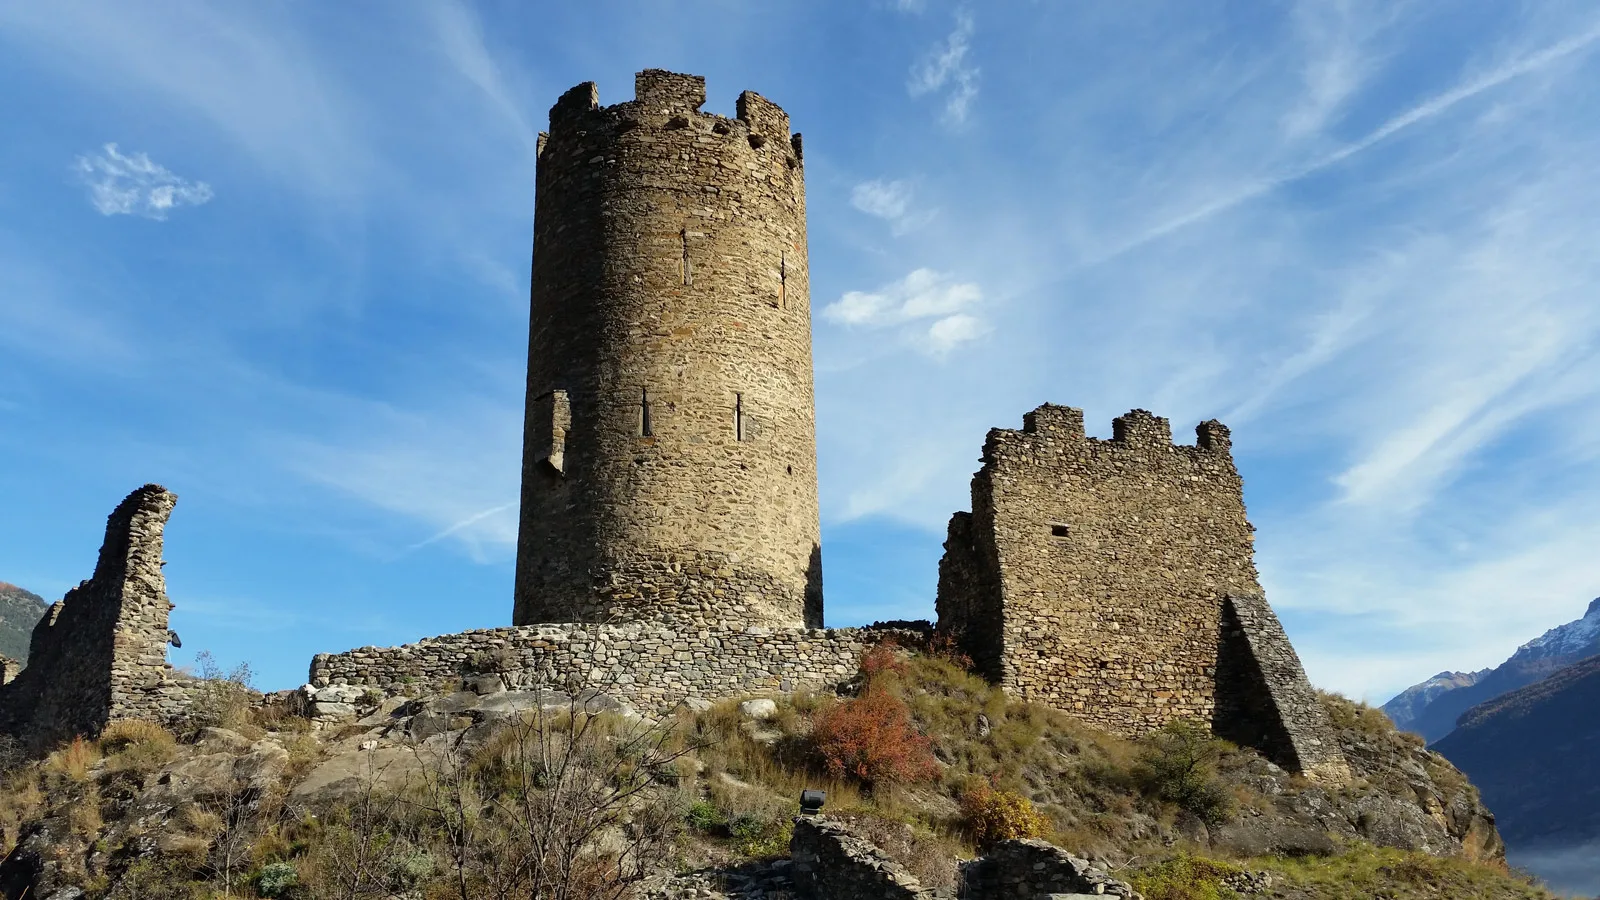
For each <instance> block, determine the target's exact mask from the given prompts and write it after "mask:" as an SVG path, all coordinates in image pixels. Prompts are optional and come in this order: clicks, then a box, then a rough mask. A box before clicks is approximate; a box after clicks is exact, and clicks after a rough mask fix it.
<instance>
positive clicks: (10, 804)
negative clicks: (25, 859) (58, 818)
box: [0, 768, 47, 853]
mask: <svg viewBox="0 0 1600 900" xmlns="http://www.w3.org/2000/svg"><path fill="white" fill-rule="evenodd" d="M46 799H47V798H46V797H45V792H44V789H43V788H42V787H41V786H40V785H39V773H38V771H37V770H35V769H32V768H28V769H23V770H21V771H18V772H15V773H12V774H11V775H10V776H9V777H7V778H6V779H5V783H4V785H3V786H0V851H3V853H10V852H11V850H12V849H13V848H14V847H16V845H17V840H18V839H19V838H20V837H21V833H22V826H24V825H26V824H28V823H30V822H33V821H36V820H37V819H38V818H39V816H40V814H41V813H42V812H43V810H44V806H45V801H46Z"/></svg>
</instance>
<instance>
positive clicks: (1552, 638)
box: [1436, 597, 1600, 677]
mask: <svg viewBox="0 0 1600 900" xmlns="http://www.w3.org/2000/svg"><path fill="white" fill-rule="evenodd" d="M1596 644H1600V597H1596V598H1595V599H1593V600H1591V601H1590V602H1589V610H1588V612H1585V613H1584V614H1583V618H1581V619H1575V620H1573V621H1571V622H1568V623H1567V624H1565V625H1557V626H1556V627H1554V628H1552V629H1550V630H1549V631H1546V632H1545V633H1544V634H1542V635H1540V636H1538V637H1536V638H1534V639H1533V640H1531V641H1529V642H1527V643H1526V644H1523V645H1522V646H1521V647H1518V648H1517V652H1516V653H1513V654H1512V655H1511V658H1512V659H1516V658H1517V657H1519V656H1522V655H1523V654H1524V653H1529V654H1534V653H1537V655H1539V656H1548V655H1551V654H1561V655H1565V654H1569V653H1578V652H1580V651H1582V650H1584V649H1585V648H1587V647H1590V646H1593V645H1596ZM1597 649H1600V648H1597ZM1591 652H1593V651H1591ZM1436 677H1437V676H1436Z"/></svg>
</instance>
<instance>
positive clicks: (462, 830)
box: [413, 683, 694, 900]
mask: <svg viewBox="0 0 1600 900" xmlns="http://www.w3.org/2000/svg"><path fill="white" fill-rule="evenodd" d="M567 688H568V689H567V690H566V691H564V692H557V691H554V690H552V689H550V688H549V687H548V686H546V685H540V686H537V687H535V688H533V690H532V691H531V693H532V695H533V696H532V698H531V700H532V702H530V703H529V704H528V709H526V710H525V711H523V712H522V713H520V714H518V715H514V716H512V717H511V719H510V720H509V721H508V722H507V723H506V724H505V726H504V727H503V728H502V729H501V730H500V731H499V732H497V733H496V734H494V735H493V736H492V737H491V738H490V739H489V740H488V741H487V742H485V744H484V745H482V746H481V747H478V748H475V749H472V750H469V749H468V748H467V747H466V746H465V745H464V743H463V741H462V738H461V737H455V738H446V739H445V740H443V742H442V746H440V747H438V748H437V749H433V750H431V751H428V752H424V751H423V750H422V749H421V748H417V750H416V752H418V754H419V760H420V761H421V763H422V765H421V770H422V775H421V779H420V782H421V783H420V789H419V790H418V791H417V792H416V794H415V799H414V801H413V802H414V803H416V804H417V805H418V808H419V809H421V810H422V811H424V812H425V813H426V814H427V815H428V816H429V817H430V818H431V819H432V820H433V821H434V823H435V824H436V825H437V826H438V827H439V828H440V829H441V830H442V831H443V832H444V834H445V836H446V840H447V843H448V845H449V852H450V855H451V864H452V868H453V875H454V879H453V880H454V889H455V891H454V892H455V893H456V894H457V896H458V897H459V898H460V900H479V898H487V897H492V898H496V900H510V898H514V897H528V898H536V900H621V898H624V897H627V896H628V895H629V894H630V893H631V892H632V890H633V887H634V886H635V885H636V884H637V883H638V882H639V881H640V880H641V879H642V878H643V877H644V876H645V875H647V874H648V873H649V871H650V869H651V868H652V866H653V865H655V864H657V863H659V861H660V860H661V859H662V858H663V856H664V855H665V853H666V852H667V851H668V849H669V848H670V845H671V843H672V840H673V838H674V837H675V835H676V832H677V828H678V825H679V816H678V815H677V814H676V810H673V809H670V808H668V807H669V806H670V804H668V803H665V802H663V801H664V800H665V799H666V797H665V795H666V794H668V793H669V792H670V791H671V786H672V785H674V784H675V782H676V771H675V767H674V764H675V763H676V761H677V760H678V759H679V758H681V757H682V756H683V755H684V754H686V753H688V752H690V751H691V750H692V749H694V748H693V747H692V746H691V745H689V744H688V743H686V742H685V741H684V740H683V739H682V736H681V735H680V734H679V732H678V729H676V728H675V727H674V726H673V721H674V720H673V718H672V717H670V716H669V717H664V718H662V719H658V720H643V719H630V718H626V717H623V716H621V715H617V714H614V713H606V712H602V711H599V709H598V706H599V700H600V692H599V690H598V689H597V688H596V687H595V686H593V685H592V684H591V685H589V686H583V685H581V684H578V683H574V684H570V685H567Z"/></svg>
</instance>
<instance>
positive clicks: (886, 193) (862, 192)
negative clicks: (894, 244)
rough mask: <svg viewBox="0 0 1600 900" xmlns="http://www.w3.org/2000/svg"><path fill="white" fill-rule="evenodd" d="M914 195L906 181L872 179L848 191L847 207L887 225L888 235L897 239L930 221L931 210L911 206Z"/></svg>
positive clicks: (931, 217) (931, 216)
mask: <svg viewBox="0 0 1600 900" xmlns="http://www.w3.org/2000/svg"><path fill="white" fill-rule="evenodd" d="M913 193H914V192H913V190H912V188H911V184H910V183H909V182H906V181H900V180H895V181H885V180H883V179H881V178H875V179H873V180H871V181H863V182H861V183H860V184H858V185H856V186H855V187H854V188H852V189H851V191H850V205H851V206H853V207H855V208H856V209H858V210H860V211H861V212H864V213H866V214H867V215H869V216H874V217H876V218H879V219H882V220H884V221H885V222H888V223H889V230H890V232H891V233H893V234H895V235H896V236H898V235H902V234H905V233H906V232H908V231H910V230H911V229H913V228H916V227H917V226H919V225H923V224H925V223H927V222H929V221H931V220H932V219H933V215H934V214H933V211H931V210H923V211H918V210H916V209H915V208H914V207H913V206H912V202H911V201H912V195H913Z"/></svg>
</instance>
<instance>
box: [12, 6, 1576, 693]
mask: <svg viewBox="0 0 1600 900" xmlns="http://www.w3.org/2000/svg"><path fill="white" fill-rule="evenodd" d="M647 67H662V68H670V69H675V70H678V71H686V72H693V73H698V74H703V75H705V76H706V77H707V81H708V91H709V98H710V99H709V101H708V103H707V109H709V110H712V111H717V112H721V113H724V114H731V112H732V109H733V101H734V98H735V97H736V96H737V95H738V93H739V92H740V91H742V90H745V89H751V90H756V91H759V92H761V93H762V94H765V95H766V96H768V97H770V98H772V99H773V100H774V101H776V102H777V103H779V104H781V105H782V106H784V107H785V108H786V109H787V110H788V111H789V113H790V114H791V116H792V117H793V121H794V123H795V127H796V129H797V130H799V131H802V132H803V133H804V134H805V139H806V176H807V190H808V201H809V211H810V226H809V234H810V241H811V259H810V263H811V271H812V289H813V296H812V304H813V308H814V310H815V312H816V315H815V355H816V366H817V405H818V443H819V447H820V455H821V459H820V472H821V482H822V515H823V533H824V551H823V552H824V570H825V586H826V587H825V589H826V595H827V611H828V621H829V624H833V625H850V624H860V623H864V622H867V621H871V620H873V619H878V618H891V617H927V616H931V615H932V604H933V586H934V581H935V577H936V575H935V567H936V563H937V559H938V556H939V553H940V544H941V542H942V540H943V531H944V524H945V521H946V519H947V518H948V516H949V513H950V512H951V511H953V510H956V509H962V508H966V506H967V503H968V494H967V490H968V480H969V478H970V475H971V473H972V471H973V470H974V469H975V468H976V467H977V457H978V453H979V449H980V447H981V445H982V442H983V437H984V433H985V432H986V430H987V429H989V428H990V427H994V426H1005V427H1018V426H1019V425H1020V422H1021V417H1022V414H1023V412H1025V411H1027V410H1029V409H1031V408H1033V407H1034V406H1036V405H1037V404H1039V403H1041V402H1045V401H1052V402H1057V403H1065V404H1069V405H1073V406H1080V407H1083V408H1085V410H1086V415H1087V419H1088V421H1089V423H1090V426H1089V427H1090V430H1091V433H1096V434H1100V435H1108V434H1109V432H1110V427H1111V419H1112V417H1114V416H1116V415H1118V414H1120V413H1121V412H1123V411H1126V410H1127V409H1129V408H1132V407H1143V408H1148V409H1151V410H1154V411H1155V412H1157V413H1158V414H1160V415H1165V416H1168V417H1170V418H1171V419H1172V421H1173V427H1174V431H1175V432H1176V433H1178V434H1181V435H1189V434H1192V429H1193V427H1194V425H1195V423H1196V422H1198V421H1200V420H1202V419H1206V418H1210V417H1218V418H1221V419H1222V420H1223V421H1224V422H1226V423H1227V424H1229V425H1230V426H1231V427H1232V428H1233V431H1234V436H1235V448H1236V456H1237V459H1238V463H1239V467H1240V469H1241V471H1242V473H1243V475H1244V478H1245V484H1246V501H1247V503H1248V505H1249V508H1250V514H1251V517H1252V519H1253V520H1254V522H1255V524H1256V525H1257V527H1258V529H1259V533H1258V551H1259V556H1258V565H1259V567H1260V569H1261V572H1262V577H1263V582H1264V584H1265V586H1266V588H1267V590H1268V596H1269V598H1270V599H1271V601H1272V603H1273V605H1274V606H1275V607H1276V608H1277V610H1278V611H1279V614H1280V615H1281V616H1282V618H1283V619H1284V622H1285V625H1286V627H1287V628H1288V630H1289V632H1290V635H1291V636H1292V637H1293V638H1294V640H1295V642H1296V644H1297V646H1298V647H1299V650H1300V653H1301V656H1302V658H1303V659H1304V660H1305V662H1306V665H1307V668H1308V670H1309V672H1310V674H1311V676H1312V679H1313V680H1314V681H1316V682H1318V683H1319V684H1322V685H1324V686H1328V687H1332V688H1336V689H1339V690H1342V691H1345V692H1347V693H1350V694H1352V695H1355V696H1358V697H1367V698H1369V699H1373V700H1381V699H1384V698H1385V697H1386V696H1387V695H1388V693H1390V692H1392V691H1394V690H1397V689H1399V688H1401V687H1404V686H1405V685H1406V684H1409V683H1411V682H1414V681H1417V680H1420V679H1422V678H1425V677H1427V676H1429V675H1431V674H1433V673H1434V672H1437V671H1439V670H1441V669H1446V668H1457V669H1467V668H1478V667H1481V666H1484V665H1490V664H1493V663H1496V662H1498V661H1499V660H1500V659H1503V658H1504V657H1505V656H1506V655H1508V654H1509V653H1510V652H1511V650H1512V649H1514V648H1515V646H1516V645H1517V644H1519V643H1521V642H1523V641H1525V640H1527V639H1529V638H1531V637H1534V636H1536V635H1537V634H1539V633H1540V632H1542V631H1543V630H1544V629H1546V628H1548V627H1551V626H1553V625H1556V624H1559V623H1561V622H1564V621H1567V620H1569V619H1572V618H1575V617H1577V616H1578V615H1580V614H1581V613H1582V612H1583V610H1584V607H1585V605H1586V604H1587V602H1588V600H1589V599H1590V598H1591V597H1593V596H1594V595H1596V594H1600V553H1597V552H1596V550H1597V548H1600V502H1597V501H1600V402H1597V401H1600V364H1597V362H1596V357H1595V352H1594V351H1595V342H1596V338H1597V336H1600V302H1597V300H1600V298H1597V296H1596V294H1597V291H1596V287H1595V285H1596V284H1600V279H1597V275H1600V252H1597V250H1596V248H1597V246H1600V179H1597V178H1596V174H1595V166H1594V160H1596V159H1600V88H1597V87H1596V86H1597V85H1600V12H1597V11H1596V9H1595V8H1594V6H1593V5H1592V4H1589V3H1581V2H1571V3H1567V2H1560V0H1552V2H1546V3H1540V4H1487V3H1479V2H1467V0H1464V2H1454V3H1444V2H1372V3H1365V2H1353V0H1352V2H1337V0H1325V2H1314V3H1302V4H1295V3H1289V2H1285V3H1276V4H1261V3H1255V2H1238V3H1219V2H1189V0H1184V2H1177V0H1173V2H1167V3H1157V2H1150V3H1133V4H1110V3H1092V2H1055V3H1042V2H1041V3H1022V2H1018V3H992V4H976V3H968V4H957V3H950V2H942V0H921V2H916V0H878V2H850V3H842V2H841V3H778V2H770V3H769V2H762V3H734V2H730V0H721V2H704V3H690V2H663V3H651V4H627V3H607V2H599V3H590V4H585V5H582V8H580V5H579V4H536V3H513V2H497V3H482V4H469V3H465V2H446V0H440V2H437V3H431V2H421V0H416V2H409V0H396V2H387V3H340V4H325V3H308V2H284V3H274V4H259V3H258V4H236V3H229V4H225V3H215V4H206V3H181V2H173V3H164V4H126V3H114V2H88V0H82V2H80V0H57V2H51V3H33V2H24V0H0V122H3V123H4V125H3V126H0V127H3V133H4V138H5V139H4V140H0V510H3V511H4V512H3V515H0V579H4V580H7V581H12V582H16V583H18V584H21V585H23V586H25V587H29V588H31V589H33V590H35V591H37V592H39V593H41V594H44V595H46V597H47V599H56V598H58V597H59V596H60V595H61V594H62V593H63V592H64V591H65V590H66V589H67V588H69V587H70V586H72V585H73V584H75V583H76V582H77V580H78V579H81V578H84V577H87V576H88V575H89V574H90V572H91V571H92V568H93V563H94V553H95V550H96V548H97V546H98V542H99V539H100V534H101V530H102V529H103V524H104V517H105V515H106V514H107V513H108V512H110V510H111V508H112V507H113V506H114V505H115V504H116V502H117V501H118V500H120V499H121V498H122V497H123V496H124V495H125V494H126V493H127V492H128V491H130V490H131V489H133V488H134V487H136V486H138V485H140V484H143V483H145V482H147V481H157V482H160V483H163V484H165V485H167V486H168V487H170V488H171V489H173V490H174V491H176V492H177V493H178V495H179V497H180V500H179V504H178V507H177V510H176V512H175V514H174V516H173V519H172V522H171V523H170V525H169V528H168V542H167V558H168V560H169V561H170V564H169V565H168V567H167V576H168V588H169V593H170V594H171V596H172V598H173V600H174V602H176V603H177V609H176V610H175V611H174V613H173V623H174V626H175V627H176V628H177V629H178V630H179V632H180V633H181V634H182V635H183V638H184V649H183V650H177V651H173V653H172V658H173V661H174V662H176V663H179V664H185V663H188V662H189V661H191V660H192V658H193V652H194V651H196V650H200V649H210V650H211V651H213V652H214V653H215V654H216V655H217V657H218V658H219V659H220V660H221V661H222V662H223V663H224V664H232V663H235V662H238V661H241V660H248V661H250V662H251V663H252V664H253V665H254V667H255V668H256V670H257V671H258V673H259V674H260V678H259V682H260V684H261V685H263V686H265V687H269V688H278V687H287V686H291V685H294V684H297V683H299V682H300V681H301V680H303V679H304V677H305V672H306V666H307V663H308V661H309V659H310V657H311V655H312V654H313V653H316V652H322V651H339V650H344V649H348V648H350V647H354V646H359V645H364V644H394V643H401V642H405V641H409V640H414V639H417V638H420V637H423V636H425V635H429V634H436V633H442V632H448V631H455V630H460V629H464V628H472V627H489V626H496V625H502V624H506V623H507V622H509V619H510V613H511V580H512V566H513V560H514V540H515V531H516V507H515V504H516V496H517V485H516V478H517V472H518V454H519V452H520V435H521V409H522V388H523V385H522V379H523V372H524V365H525V341H526V327H527V298H526V291H527V280H528V259H529V253H530V247H529V243H530V239H531V233H532V211H533V147H534V142H535V137H536V134H537V133H538V131H539V130H540V129H541V128H542V127H543V126H544V124H545V116H546V111H547V110H548V108H549V106H550V104H551V103H553V102H554V100H555V98H556V97H557V96H558V95H559V94H560V93H561V92H562V91H563V90H565V89H566V88H568V87H570V86H572V85H574V84H577V83H579V82H582V81H589V80H593V81H596V82H598V83H599V86H600V93H601V99H602V102H606V103H611V102H617V101H621V100H625V99H628V98H629V97H631V94H632V74H633V72H635V71H636V70H638V69H642V68H647Z"/></svg>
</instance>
